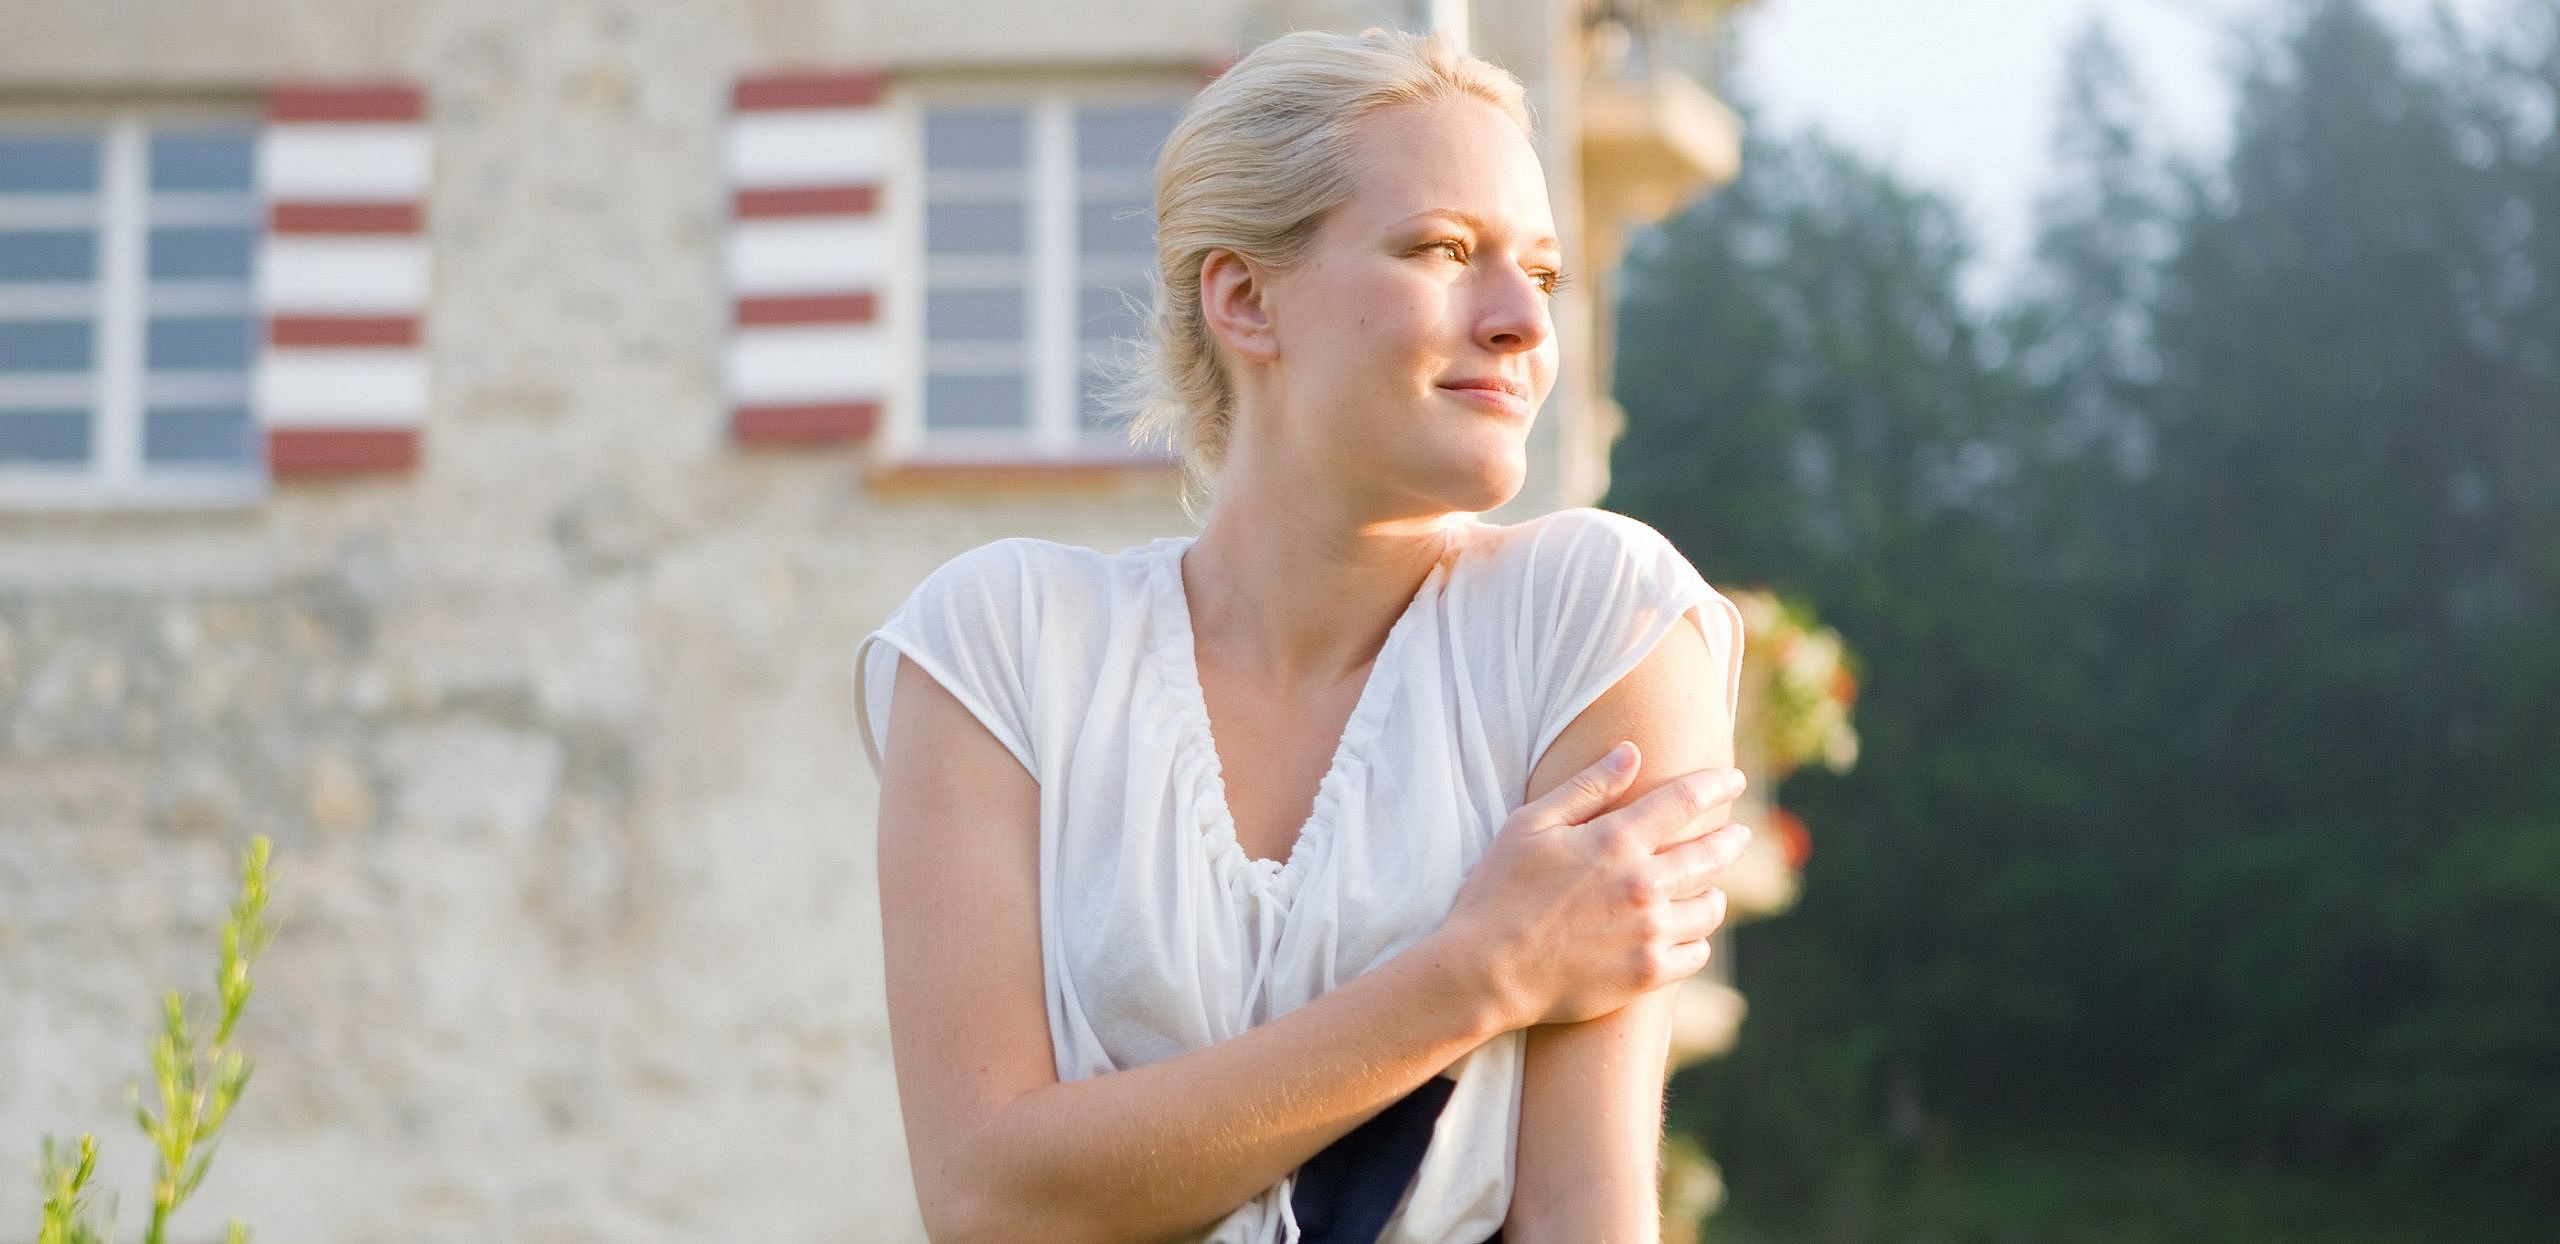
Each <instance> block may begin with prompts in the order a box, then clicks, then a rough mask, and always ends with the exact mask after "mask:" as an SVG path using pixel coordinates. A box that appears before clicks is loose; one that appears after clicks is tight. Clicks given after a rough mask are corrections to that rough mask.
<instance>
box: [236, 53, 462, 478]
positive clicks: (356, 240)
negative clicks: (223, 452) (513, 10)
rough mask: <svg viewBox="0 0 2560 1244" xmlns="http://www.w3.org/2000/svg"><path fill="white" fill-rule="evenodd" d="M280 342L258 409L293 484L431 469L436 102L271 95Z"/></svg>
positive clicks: (340, 88) (305, 91)
mask: <svg viewBox="0 0 2560 1244" xmlns="http://www.w3.org/2000/svg"><path fill="white" fill-rule="evenodd" d="M258 169H259V173H258V177H259V196H260V198H261V199H262V200H263V202H264V206H265V209H266V216H267V225H266V236H265V238H264V240H263V243H262V245H261V247H260V253H259V256H258V295H257V296H258V304H259V312H260V315H261V317H262V318H263V319H264V321H265V332H264V333H263V335H262V337H261V341H262V345H261V347H260V350H259V353H258V362H257V381H256V387H255V402H256V407H257V419H258V423H259V426H260V429H261V430H262V431H263V432H264V433H265V436H266V446H267V469H268V471H269V472H270V473H271V474H272V475H273V476H275V477H276V478H278V479H292V478H307V477H312V476H329V475H338V474H346V473H353V472H371V471H401V470H407V469H408V468H410V467H412V466H414V465H416V463H417V460H418V437H419V432H420V429H421V426H422V425H423V423H424V421H425V418H426V411H427V366H426V359H425V357H424V355H423V353H422V352H421V350H420V348H419V340H420V328H421V323H422V320H423V317H424V314H425V311H426V302H427V243H426V238H425V236H424V233H423V223H424V216H425V211H424V205H425V202H426V196H427V178H428V172H429V158H428V137H427V126H426V96H425V93H424V92H423V91H421V90H420V89H418V88H417V87H415V86H410V85H406V84H399V83H364V84H323V83H291V84H282V85H278V86H277V87H275V88H274V89H273V90H272V91H271V92H270V93H269V94H268V97H267V122H266V128H265V132H264V133H263V134H262V135H261V136H260V141H259V152H258Z"/></svg>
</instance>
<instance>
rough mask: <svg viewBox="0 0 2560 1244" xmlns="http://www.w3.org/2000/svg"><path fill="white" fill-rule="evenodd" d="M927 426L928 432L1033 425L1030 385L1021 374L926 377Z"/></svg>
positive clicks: (925, 420)
mask: <svg viewBox="0 0 2560 1244" xmlns="http://www.w3.org/2000/svg"><path fill="white" fill-rule="evenodd" d="M924 426H925V429H926V430H927V431H928V432H947V431H968V430H972V429H985V428H995V429H999V430H1007V429H1021V428H1028V427H1030V426H1031V386H1030V385H1029V384H1028V383H1027V382H1025V380H1024V379H1023V377H1022V376H1021V375H1019V374H1014V375H998V376H927V377H925V380H924Z"/></svg>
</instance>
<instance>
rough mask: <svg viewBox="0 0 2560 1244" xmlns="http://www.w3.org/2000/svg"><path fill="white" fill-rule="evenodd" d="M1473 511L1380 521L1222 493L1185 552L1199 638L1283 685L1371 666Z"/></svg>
mask: <svg viewBox="0 0 2560 1244" xmlns="http://www.w3.org/2000/svg"><path fill="white" fill-rule="evenodd" d="M1466 518H1467V516H1466V515H1463V514H1458V513H1448V514H1439V515H1432V516H1428V517H1420V518H1414V517H1407V518H1399V519H1383V520H1382V519H1375V518H1366V517H1361V516H1355V515H1351V514H1347V513H1343V512H1340V511H1339V510H1336V509H1333V508H1331V507H1329V506H1328V505H1327V504H1326V501H1325V499H1324V498H1322V497H1320V496H1318V495H1314V494H1313V493H1312V491H1310V492H1309V493H1307V494H1303V495H1298V496H1292V497H1288V498H1285V499H1283V498H1279V497H1275V496H1272V495H1270V494H1269V493H1267V492H1260V493H1258V492H1257V491H1255V490H1249V489H1238V490H1235V491H1228V490H1226V489H1224V488H1222V489H1221V491H1220V493H1219V496H1218V499H1217V500H1216V502H1215V503H1213V504H1212V505H1211V507H1210V510H1209V517H1208V521H1207V522H1206V523H1205V524H1204V525H1203V526H1202V528H1201V532H1200V537H1199V538H1198V539H1197V540H1195V541H1193V542H1192V544H1191V546H1190V547H1189V548H1188V549H1187V550H1186V551H1185V552H1184V554H1183V557H1182V562H1181V566H1180V570H1181V573H1182V576H1183V594H1184V595H1185V596H1186V597H1187V598H1189V600H1190V602H1191V613H1192V617H1191V627H1192V637H1193V643H1194V645H1195V647H1196V648H1198V649H1199V650H1200V651H1202V652H1203V653H1207V654H1212V655H1214V657H1215V659H1216V661H1217V663H1218V664H1219V665H1220V666H1222V667H1224V668H1225V669H1226V670H1228V671H1229V672H1230V673H1232V674H1235V675H1240V676H1242V677H1243V678H1245V679H1247V680H1249V681H1250V682H1252V683H1254V684H1256V685H1257V686H1260V687H1263V688H1266V689H1269V690H1272V691H1279V692H1286V691H1290V690H1292V689H1305V690H1309V691H1313V690H1317V689H1321V688H1324V687H1329V686H1332V685H1334V684H1336V683H1338V682H1340V681H1342V680H1343V679H1345V678H1349V677H1351V676H1353V675H1354V674H1356V673H1358V672H1360V671H1361V670H1363V669H1365V668H1366V667H1367V666H1368V664H1369V662H1370V661H1371V660H1372V659H1373V658H1374V657H1376V655H1377V652H1378V648H1379V646H1380V645H1381V644H1383V643H1384V642H1385V641H1386V636H1387V632H1388V630H1389V629H1391V628H1392V627H1393V626H1394V625H1395V622H1396V619H1397V618H1398V617H1400V616H1402V614H1403V613H1404V610H1405V607H1406V606H1407V605H1408V604H1410V603H1411V602H1412V600H1413V595H1414V593H1415V592H1416V591H1418V590H1419V589H1420V588H1421V586H1422V581H1423V580H1424V579H1425V578H1427V577H1428V576H1429V575H1430V573H1431V568H1432V566H1434V565H1435V564H1437V563H1438V562H1439V560H1440V559H1441V557H1442V556H1444V555H1445V554H1446V552H1447V551H1448V550H1449V549H1450V548H1452V547H1453V546H1454V544H1455V542H1456V540H1457V538H1458V537H1459V535H1460V530H1461V525H1462V524H1463V523H1464V521H1465V520H1466Z"/></svg>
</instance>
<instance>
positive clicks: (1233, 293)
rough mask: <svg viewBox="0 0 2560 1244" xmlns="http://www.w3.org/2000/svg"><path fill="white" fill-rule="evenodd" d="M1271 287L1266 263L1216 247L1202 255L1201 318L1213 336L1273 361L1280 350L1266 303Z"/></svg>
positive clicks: (1252, 356) (1241, 351)
mask: <svg viewBox="0 0 2560 1244" xmlns="http://www.w3.org/2000/svg"><path fill="white" fill-rule="evenodd" d="M1270 289H1271V285H1270V280H1269V274H1268V273H1267V272H1266V271H1265V270H1264V269H1263V268H1262V266H1261V265H1259V264H1256V263H1254V262H1253V261H1252V260H1249V259H1247V258H1245V257H1244V256H1242V255H1239V254H1237V253H1235V252H1234V251H1231V250H1226V249H1224V248H1213V249H1211V250H1210V252H1209V253H1208V254H1206V255H1203V256H1201V257H1200V315H1201V318H1203V319H1205V320H1207V321H1208V324H1209V333H1210V335H1211V336H1213V337H1216V338H1217V339H1218V340H1219V341H1221V342H1224V343H1225V344H1226V347H1227V348H1228V349H1230V350H1233V351H1235V352H1236V353H1237V354H1238V355H1240V356H1242V357H1244V358H1248V359H1254V360H1257V361H1260V362H1269V361H1271V360H1272V359H1273V358H1275V357H1278V355H1279V353H1280V343H1279V341H1278V339H1277V338H1276V337H1275V335H1274V334H1273V333H1272V331H1271V308H1270V306H1269V305H1268V304H1267V302H1266V298H1267V296H1268V294H1269V293H1270Z"/></svg>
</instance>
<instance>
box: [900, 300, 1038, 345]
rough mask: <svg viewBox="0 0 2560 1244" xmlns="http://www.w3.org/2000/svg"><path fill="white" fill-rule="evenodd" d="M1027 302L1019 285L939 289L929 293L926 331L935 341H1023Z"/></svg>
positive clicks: (926, 310) (929, 337)
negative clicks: (1014, 286) (997, 287)
mask: <svg viewBox="0 0 2560 1244" xmlns="http://www.w3.org/2000/svg"><path fill="white" fill-rule="evenodd" d="M1024 318H1025V316H1024V306H1023V296H1022V291H1021V290H1020V289H1019V288H1015V289H937V290H933V291H931V292H929V293H927V294H926V295H925V304H924V333H925V336H926V337H927V338H928V339H930V340H934V341H1020V340H1022V339H1023V337H1024V335H1025V333H1024V329H1023V321H1024Z"/></svg>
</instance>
